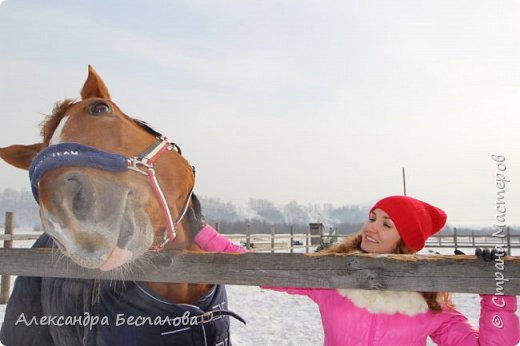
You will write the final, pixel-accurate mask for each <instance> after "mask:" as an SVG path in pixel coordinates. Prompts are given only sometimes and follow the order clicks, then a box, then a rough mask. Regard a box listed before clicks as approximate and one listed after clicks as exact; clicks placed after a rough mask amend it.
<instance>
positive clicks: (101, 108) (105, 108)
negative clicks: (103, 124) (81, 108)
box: [90, 101, 112, 115]
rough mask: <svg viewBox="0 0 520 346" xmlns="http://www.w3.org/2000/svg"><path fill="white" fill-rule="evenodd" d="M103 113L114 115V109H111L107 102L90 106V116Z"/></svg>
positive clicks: (99, 102)
mask: <svg viewBox="0 0 520 346" xmlns="http://www.w3.org/2000/svg"><path fill="white" fill-rule="evenodd" d="M103 113H112V109H110V106H109V105H108V104H106V103H105V102H102V101H98V102H95V103H93V104H92V105H91V106H90V114H92V115H98V114H103Z"/></svg>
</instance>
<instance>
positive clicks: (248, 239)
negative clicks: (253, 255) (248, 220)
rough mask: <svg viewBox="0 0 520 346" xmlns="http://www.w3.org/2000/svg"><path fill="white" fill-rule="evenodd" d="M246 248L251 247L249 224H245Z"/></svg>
mask: <svg viewBox="0 0 520 346" xmlns="http://www.w3.org/2000/svg"><path fill="white" fill-rule="evenodd" d="M246 249H248V250H250V249H251V229H250V226H249V224H247V225H246Z"/></svg>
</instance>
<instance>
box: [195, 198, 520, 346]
mask: <svg viewBox="0 0 520 346" xmlns="http://www.w3.org/2000/svg"><path fill="white" fill-rule="evenodd" d="M189 217H190V219H191V221H192V225H196V224H198V226H194V229H193V230H192V231H191V232H192V233H194V234H192V236H193V237H194V240H195V242H196V243H197V244H198V245H199V247H200V248H201V249H202V250H205V251H219V252H244V251H245V250H243V249H242V248H240V247H239V246H237V245H235V244H233V243H232V242H231V241H230V240H228V239H227V238H225V237H224V236H222V235H220V234H218V233H217V232H216V231H215V230H214V229H213V228H212V227H211V226H208V225H205V224H204V218H203V216H202V214H201V213H200V205H199V204H198V202H197V201H195V203H194V209H192V210H190V211H189ZM445 223H446V214H445V213H444V212H443V211H442V210H440V209H439V208H436V207H434V206H432V205H430V204H428V203H425V202H422V201H419V200H417V199H414V198H411V197H406V196H391V197H387V198H384V199H382V200H380V201H379V202H377V203H376V204H375V205H374V206H373V207H372V209H371V210H370V212H369V218H368V221H367V222H366V223H365V224H364V226H363V227H362V229H361V230H360V232H358V233H357V234H356V235H354V236H353V237H350V238H347V239H345V240H344V241H343V242H342V243H341V244H339V245H337V246H335V247H333V248H330V249H328V250H327V252H329V253H355V252H365V253H415V252H417V251H419V250H421V249H422V248H423V247H424V245H425V243H426V239H427V238H428V237H430V236H431V235H433V234H435V233H437V232H439V231H440V230H441V229H442V227H443V226H444V224H445ZM269 289H273V290H276V291H282V292H287V293H289V294H299V295H306V296H308V297H309V298H311V299H312V300H313V301H314V302H315V303H316V304H318V306H319V309H320V313H321V318H322V323H323V329H324V335H325V340H324V344H325V345H326V346H332V345H338V346H339V345H349V346H350V345H426V339H427V337H428V336H429V337H431V338H432V340H433V341H434V342H436V343H437V344H438V345H458V346H466V345H497V346H498V345H499V346H508V345H512V346H513V345H517V343H518V342H519V340H520V336H519V334H520V332H519V329H520V328H519V322H518V317H517V316H516V314H515V312H516V309H517V306H516V297H515V296H498V297H495V296H493V295H487V294H482V295H481V303H480V306H481V311H480V322H479V324H480V325H479V330H478V331H477V330H475V329H474V328H473V327H472V326H471V325H470V324H469V323H468V320H467V318H466V317H465V316H464V315H462V314H461V313H460V312H458V311H457V310H456V309H455V308H454V307H453V305H452V304H451V303H450V301H449V298H448V295H447V294H441V293H435V292H431V293H418V292H395V291H372V290H357V289H339V290H335V289H311V288H274V287H269ZM493 298H495V299H493Z"/></svg>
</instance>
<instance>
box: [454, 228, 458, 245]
mask: <svg viewBox="0 0 520 346" xmlns="http://www.w3.org/2000/svg"><path fill="white" fill-rule="evenodd" d="M453 246H455V250H457V248H458V244H457V227H453Z"/></svg>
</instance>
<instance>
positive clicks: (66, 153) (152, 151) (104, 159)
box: [29, 136, 195, 251]
mask: <svg viewBox="0 0 520 346" xmlns="http://www.w3.org/2000/svg"><path fill="white" fill-rule="evenodd" d="M177 148H178V146H177V145H175V144H174V143H170V142H168V139H167V138H166V137H164V136H160V137H158V138H157V141H156V142H155V143H154V144H152V145H151V146H150V147H148V148H147V149H146V150H145V151H144V152H143V153H142V154H141V155H139V156H136V157H131V158H129V157H125V156H122V155H119V154H114V153H108V152H105V151H102V150H99V149H96V148H93V147H90V146H88V145H83V144H80V143H74V142H65V143H59V144H55V145H51V146H49V147H47V148H45V149H44V150H42V151H41V152H40V153H38V155H36V157H35V158H34V159H33V161H32V163H31V166H30V168H29V178H30V180H31V189H32V193H33V196H34V199H35V200H36V202H37V203H38V204H39V203H40V198H39V193H38V186H39V182H40V179H41V177H42V175H43V174H44V173H45V172H47V171H49V170H51V169H55V168H59V167H65V166H79V167H93V168H97V169H103V170H107V171H111V172H124V171H126V170H131V171H134V172H137V173H140V174H142V175H145V176H146V177H147V179H148V181H149V183H150V185H151V187H152V189H153V191H154V194H155V196H156V198H157V200H158V202H159V205H160V208H161V210H162V212H163V214H164V219H165V221H166V230H165V232H164V234H163V239H162V240H161V243H160V244H158V245H155V246H153V247H152V248H151V250H152V251H160V250H162V249H163V248H164V246H165V245H166V244H167V243H168V242H170V241H173V240H174V239H175V237H176V236H177V225H178V224H179V223H180V222H181V220H182V218H183V217H184V215H185V214H186V211H187V209H188V204H189V201H190V199H191V195H192V193H193V187H192V189H191V190H190V192H189V193H188V195H187V196H186V199H185V201H184V204H183V206H182V208H181V210H180V212H179V214H178V215H177V218H176V219H175V220H174V218H173V216H172V213H171V209H170V206H169V205H168V200H167V199H166V196H165V194H164V191H163V189H162V187H161V184H160V183H159V179H158V178H157V175H156V172H155V169H154V163H155V161H157V159H158V158H159V157H160V156H161V155H162V154H163V153H165V152H167V151H171V150H177ZM193 173H194V174H195V168H193Z"/></svg>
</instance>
